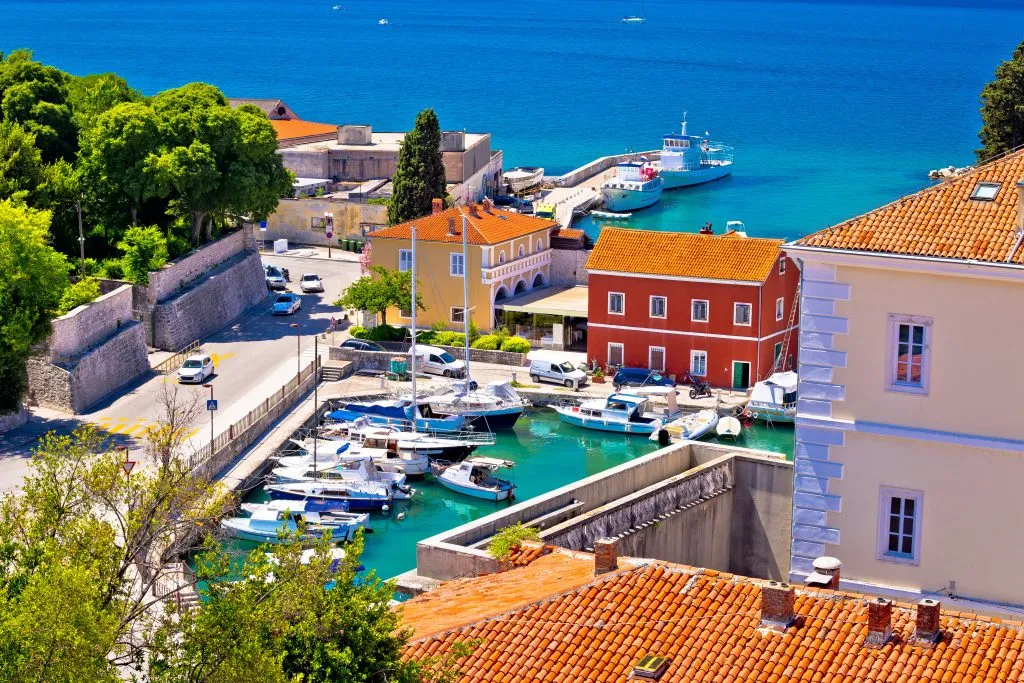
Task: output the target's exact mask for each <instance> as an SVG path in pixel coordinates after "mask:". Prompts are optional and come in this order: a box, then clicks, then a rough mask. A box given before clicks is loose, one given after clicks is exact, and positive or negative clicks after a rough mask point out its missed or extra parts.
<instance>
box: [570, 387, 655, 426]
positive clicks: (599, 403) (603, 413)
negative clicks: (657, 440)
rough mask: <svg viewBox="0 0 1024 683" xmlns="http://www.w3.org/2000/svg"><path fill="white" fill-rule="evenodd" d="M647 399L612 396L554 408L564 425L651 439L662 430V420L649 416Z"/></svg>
mask: <svg viewBox="0 0 1024 683" xmlns="http://www.w3.org/2000/svg"><path fill="white" fill-rule="evenodd" d="M647 403H648V398H647V397H646V396H638V395H636V394H625V393H622V394H612V395H611V396H609V397H608V398H599V399H592V400H589V401H583V402H582V403H560V404H552V406H551V408H552V409H553V410H554V411H555V412H557V413H558V416H559V418H560V419H561V420H562V422H567V423H568V424H571V425H575V426H577V427H583V428H584V429H596V430H599V431H602V432H618V433H620V434H640V435H642V436H650V435H651V434H656V433H657V432H658V430H659V429H661V425H662V420H661V419H659V418H657V417H651V416H648V415H646V414H645V413H646V408H647Z"/></svg>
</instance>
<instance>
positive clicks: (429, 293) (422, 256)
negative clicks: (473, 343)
mask: <svg viewBox="0 0 1024 683" xmlns="http://www.w3.org/2000/svg"><path fill="white" fill-rule="evenodd" d="M439 203H440V200H435V210H434V213H433V214H431V215H429V216H424V217H423V218H418V219H416V220H413V221H408V222H406V223H399V224H398V225H393V226H390V227H387V228H382V229H380V230H377V231H375V232H373V233H372V234H371V235H370V238H371V239H372V243H373V249H372V254H371V258H372V260H373V265H375V266H384V267H385V268H389V269H392V270H396V269H397V270H409V269H411V268H412V243H411V237H412V226H413V225H415V226H416V261H417V263H416V275H417V280H418V281H419V285H418V292H417V293H418V294H419V295H420V297H421V298H422V300H423V305H424V306H426V310H425V311H419V312H418V313H417V314H416V324H417V325H418V326H419V327H422V328H427V327H430V326H431V325H434V324H435V323H442V324H444V325H446V326H448V327H450V328H451V329H455V330H461V329H462V327H463V324H464V319H463V317H462V316H463V308H464V300H465V298H464V295H463V278H464V277H466V276H467V275H468V277H469V307H470V320H471V321H473V322H475V323H476V324H477V326H478V327H479V328H480V330H481V331H488V330H491V329H492V328H493V327H494V302H495V301H502V300H504V299H508V298H510V297H513V296H515V295H517V294H522V293H524V292H529V291H532V290H533V289H536V288H538V287H546V286H548V285H549V284H551V272H550V268H551V231H552V228H555V227H557V223H556V222H555V221H552V220H548V219H544V218H535V217H533V216H527V215H523V214H518V213H512V212H510V211H502V210H501V209H496V208H495V207H494V206H493V205H492V204H491V203H490V201H488V200H484V202H483V203H481V204H470V205H468V206H455V207H452V208H450V209H443V210H442V209H441V207H440V206H439ZM463 225H465V226H466V230H467V232H466V237H467V242H468V247H467V251H468V254H467V257H468V262H464V261H463V257H462V229H463ZM409 313H410V311H398V310H394V309H393V310H389V311H388V312H387V319H388V320H389V321H397V322H398V323H399V324H409V322H410V320H409Z"/></svg>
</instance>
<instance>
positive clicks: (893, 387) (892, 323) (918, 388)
mask: <svg viewBox="0 0 1024 683" xmlns="http://www.w3.org/2000/svg"><path fill="white" fill-rule="evenodd" d="M900 325H916V326H918V327H923V328H924V351H923V354H922V355H923V356H924V358H922V359H921V383H920V384H910V383H909V382H901V381H897V379H896V365H897V363H898V362H899V353H898V352H897V349H898V345H899V334H900ZM911 341H912V340H911ZM931 350H932V319H931V318H928V317H924V316H919V315H906V314H902V313H890V314H889V333H888V335H887V349H886V354H887V355H886V377H885V383H886V389H887V390H888V391H895V392H898V393H903V394H918V395H922V396H927V395H928V386H929V378H930V376H931V365H932V352H931Z"/></svg>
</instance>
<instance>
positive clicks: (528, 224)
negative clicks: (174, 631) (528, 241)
mask: <svg viewBox="0 0 1024 683" xmlns="http://www.w3.org/2000/svg"><path fill="white" fill-rule="evenodd" d="M463 216H465V217H466V221H467V225H468V227H469V230H468V234H467V236H466V239H467V241H468V242H469V243H470V244H498V243H500V242H506V241H508V240H511V239H515V238H516V237H523V236H525V235H529V234H530V233H534V232H537V231H538V230H547V229H550V228H553V227H555V226H556V225H558V223H557V222H555V221H553V220H549V219H547V218H536V217H534V216H527V215H525V214H521V213H513V212H512V211H503V210H502V209H497V208H494V207H491V208H490V209H485V208H484V207H483V206H482V205H479V204H478V205H476V206H474V207H463V206H453V207H451V208H449V209H445V210H444V211H441V212H439V213H435V214H431V215H429V216H424V217H423V218H417V219H415V220H411V221H406V222H405V223H399V224H398V225H392V226H390V227H387V228H381V229H380V230H375V231H374V232H373V234H372V236H373V237H374V238H378V237H385V238H394V239H411V238H412V226H413V225H415V226H416V239H417V240H420V241H425V242H459V243H461V242H462V232H461V231H462V217H463ZM449 219H452V220H454V221H455V230H456V233H457V234H452V232H451V231H450V230H449V225H450V223H449Z"/></svg>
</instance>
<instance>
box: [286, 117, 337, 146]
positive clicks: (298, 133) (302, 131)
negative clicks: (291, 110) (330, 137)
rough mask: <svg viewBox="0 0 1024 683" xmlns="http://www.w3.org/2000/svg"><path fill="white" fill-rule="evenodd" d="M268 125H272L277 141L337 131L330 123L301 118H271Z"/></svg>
mask: <svg viewBox="0 0 1024 683" xmlns="http://www.w3.org/2000/svg"><path fill="white" fill-rule="evenodd" d="M270 125H272V126H273V127H274V132H275V133H277V141H278V142H284V141H286V140H297V139H299V138H308V137H311V136H313V135H327V134H334V133H337V132H338V127H337V126H335V125H332V124H330V123H314V122H312V121H303V120H301V119H271V120H270Z"/></svg>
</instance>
